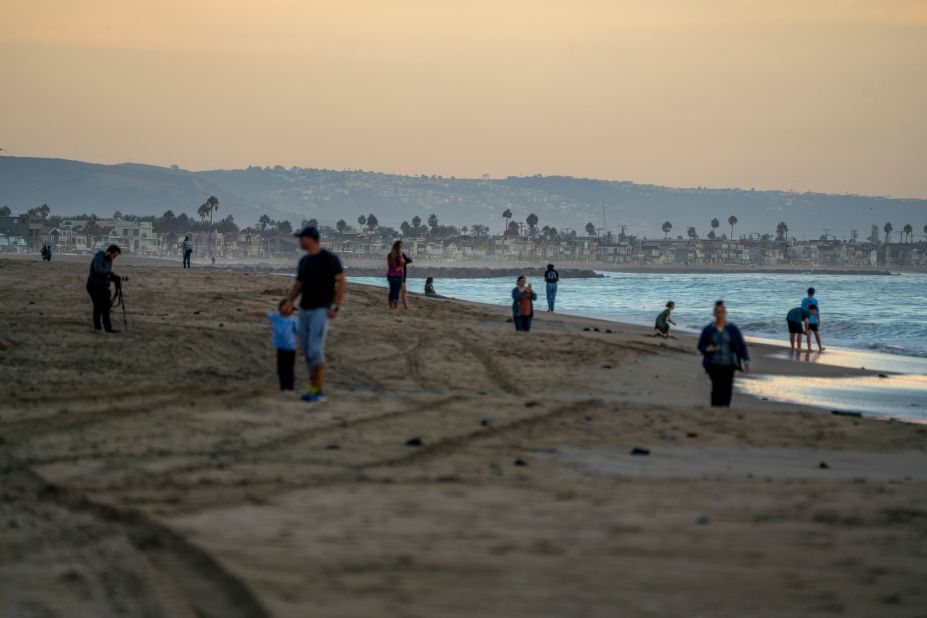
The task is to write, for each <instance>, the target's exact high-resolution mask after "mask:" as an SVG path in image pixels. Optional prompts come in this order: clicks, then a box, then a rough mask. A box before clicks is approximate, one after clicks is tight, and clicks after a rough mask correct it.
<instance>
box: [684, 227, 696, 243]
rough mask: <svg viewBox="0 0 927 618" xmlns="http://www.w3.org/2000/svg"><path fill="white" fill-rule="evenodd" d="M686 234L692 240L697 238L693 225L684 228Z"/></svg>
mask: <svg viewBox="0 0 927 618" xmlns="http://www.w3.org/2000/svg"><path fill="white" fill-rule="evenodd" d="M686 236H688V237H689V238H691V239H692V240H695V239H696V238H698V232H696V231H695V227H694V226H690V227H689V229H687V230H686Z"/></svg>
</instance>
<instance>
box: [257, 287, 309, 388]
mask: <svg viewBox="0 0 927 618" xmlns="http://www.w3.org/2000/svg"><path fill="white" fill-rule="evenodd" d="M285 303H286V299H283V300H281V301H280V304H278V305H277V308H278V309H279V311H249V312H248V315H250V316H254V317H256V318H264V317H266V318H267V319H268V320H270V323H271V326H272V327H273V332H274V347H275V348H277V376H278V377H279V378H280V390H282V391H291V390H293V389H294V388H295V386H296V373H295V369H294V367H295V365H296V336H297V334H298V333H299V318H297V317H296V315H295V312H294V311H293V310H292V309H289V310H287V308H285V307H284V304H285Z"/></svg>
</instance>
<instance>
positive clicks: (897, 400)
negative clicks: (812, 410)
mask: <svg viewBox="0 0 927 618" xmlns="http://www.w3.org/2000/svg"><path fill="white" fill-rule="evenodd" d="M825 354H827V352H825ZM808 356H809V359H808V360H811V359H812V358H813V357H814V356H816V355H815V354H814V353H812V354H810V355H808ZM801 357H802V359H803V360H804V357H805V353H802V354H801ZM817 360H818V359H814V360H811V362H817ZM828 360H829V359H828ZM738 387H739V389H740V390H741V391H742V392H745V393H749V394H751V395H754V396H756V397H761V398H766V399H773V400H776V401H785V402H788V403H795V404H799V405H808V406H815V407H825V408H829V409H833V410H842V411H854V412H863V413H865V414H867V415H873V416H882V417H891V418H899V419H904V420H909V421H915V422H925V423H927V375H916V374H908V375H905V374H902V375H890V376H888V375H885V376H855V377H846V378H812V377H800V376H784V375H758V376H753V377H752V378H748V379H744V380H740V381H739V382H738Z"/></svg>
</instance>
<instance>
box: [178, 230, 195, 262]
mask: <svg viewBox="0 0 927 618" xmlns="http://www.w3.org/2000/svg"><path fill="white" fill-rule="evenodd" d="M180 253H181V255H183V267H184V268H190V256H191V255H193V243H192V242H190V237H189V236H184V239H183V242H181V243H180Z"/></svg>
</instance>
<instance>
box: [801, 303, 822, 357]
mask: <svg viewBox="0 0 927 618" xmlns="http://www.w3.org/2000/svg"><path fill="white" fill-rule="evenodd" d="M801 306H802V308H804V309H806V310H810V309H811V307H814V308H815V309H816V311H814V313H812V314H811V315H810V317H809V319H808V349H809V350H810V349H811V333H814V339H815V340H816V341H817V343H818V352H823V351H824V346H823V345H821V305H820V304H819V303H818V299H817V298H815V297H814V288H808V295H807V296H805V297H804V298H803V299H802V300H801ZM799 347H801V344H799Z"/></svg>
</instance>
